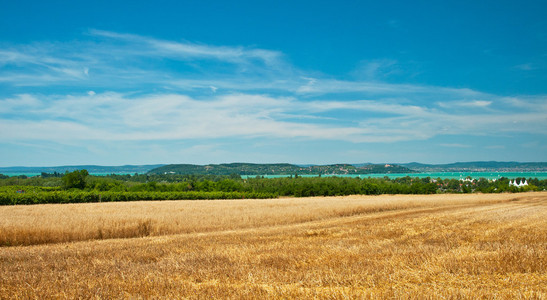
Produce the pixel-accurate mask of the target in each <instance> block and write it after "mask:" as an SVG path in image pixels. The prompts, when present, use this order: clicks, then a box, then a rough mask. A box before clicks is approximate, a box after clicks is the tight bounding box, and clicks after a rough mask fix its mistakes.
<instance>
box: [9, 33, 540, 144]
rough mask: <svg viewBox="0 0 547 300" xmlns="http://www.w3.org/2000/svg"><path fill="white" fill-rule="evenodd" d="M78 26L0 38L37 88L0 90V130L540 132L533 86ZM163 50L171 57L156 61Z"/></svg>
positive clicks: (15, 71)
mask: <svg viewBox="0 0 547 300" xmlns="http://www.w3.org/2000/svg"><path fill="white" fill-rule="evenodd" d="M89 35H90V36H91V37H92V38H93V39H97V40H95V41H94V40H88V41H78V42H71V43H66V44H63V43H42V44H40V43H36V44H33V45H32V46H29V45H23V46H11V47H9V48H6V49H4V50H0V85H5V86H10V87H21V86H24V87H41V88H42V89H39V91H40V92H36V93H29V92H25V93H21V94H19V95H15V96H14V95H10V96H7V97H4V98H3V99H0V114H2V117H1V118H0V128H1V130H0V138H2V139H4V140H10V141H23V140H53V141H63V142H66V143H68V142H70V141H83V140H109V141H150V140H155V141H163V140H187V139H217V138H227V137H235V138H243V139H249V138H260V137H266V138H285V139H309V140H329V141H333V140H335V141H347V142H355V143H367V142H376V143H378V142H397V141H412V140H426V139H430V138H433V137H435V136H440V135H454V134H459V135H462V134H463V135H496V134H500V133H507V132H517V133H518V132H520V133H535V134H547V98H545V96H515V97H502V96H497V95H493V94H488V93H483V92H480V91H475V90H472V89H466V88H449V87H438V86H428V85H416V84H393V83H387V82H384V81H378V80H369V79H367V78H365V79H364V80H340V79H336V78H331V77H329V76H326V75H322V74H318V73H313V74H308V72H305V71H302V70H298V68H296V67H294V66H292V65H291V64H289V63H288V62H287V61H285V60H284V55H283V53H281V52H278V51H271V50H266V49H259V48H251V47H241V46H213V45H205V44H197V43H191V42H184V41H182V42H180V41H166V40H159V39H155V38H150V37H144V36H139V35H132V34H122V33H115V32H109V31H100V30H90V31H89ZM165 59H170V60H174V61H176V62H177V63H176V64H175V65H176V67H173V66H165V65H164V63H163V61H164V60H165ZM395 64H396V62H395V61H390V60H383V61H373V62H371V63H369V64H368V65H367V66H366V68H365V72H369V73H370V74H369V75H371V76H369V77H374V78H377V77H378V76H377V75H376V74H377V73H378V72H379V71H381V69H386V68H387V69H389V68H392V67H393V66H394V65H395ZM365 77H367V76H365ZM55 87H59V89H54V88H55ZM67 87H70V88H69V90H70V92H68V93H67V92H66V89H67ZM50 89H52V90H50ZM102 91H111V92H102Z"/></svg>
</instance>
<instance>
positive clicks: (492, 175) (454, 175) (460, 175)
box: [3, 172, 547, 180]
mask: <svg viewBox="0 0 547 300" xmlns="http://www.w3.org/2000/svg"><path fill="white" fill-rule="evenodd" d="M3 174H4V175H8V176H12V177H13V176H19V175H26V176H28V177H32V176H38V175H40V173H3ZM110 174H112V173H90V175H94V176H105V175H110ZM115 174H118V175H127V174H129V173H115ZM133 174H135V173H132V174H129V175H133ZM293 175H294V174H293ZM256 176H257V175H242V176H241V177H242V178H254V177H256ZM259 176H264V178H283V177H289V176H291V175H259ZM298 176H301V177H317V175H298ZM321 176H323V177H332V176H336V177H348V178H356V177H359V178H369V177H370V178H384V177H388V178H391V179H393V178H399V177H405V176H410V177H418V178H424V177H431V178H442V179H464V178H467V176H470V177H471V178H474V179H479V178H486V179H497V178H501V177H506V178H517V177H524V178H537V179H539V180H542V179H547V172H434V173H408V174H361V175H321Z"/></svg>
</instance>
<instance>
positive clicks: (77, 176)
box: [63, 170, 89, 190]
mask: <svg viewBox="0 0 547 300" xmlns="http://www.w3.org/2000/svg"><path fill="white" fill-rule="evenodd" d="M88 175H89V173H88V172H87V170H76V171H73V172H70V173H69V172H68V171H67V172H66V173H65V176H63V188H65V189H67V190H68V189H81V190H83V189H84V188H85V186H86V181H85V179H86V177H87V176H88Z"/></svg>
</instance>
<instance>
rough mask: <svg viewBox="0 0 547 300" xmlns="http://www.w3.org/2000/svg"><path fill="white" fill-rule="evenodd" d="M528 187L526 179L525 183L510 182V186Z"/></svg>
mask: <svg viewBox="0 0 547 300" xmlns="http://www.w3.org/2000/svg"><path fill="white" fill-rule="evenodd" d="M527 185H528V182H527V181H526V179H524V181H521V182H520V183H517V180H516V179H515V180H514V181H512V180H510V181H509V186H516V187H523V186H527Z"/></svg>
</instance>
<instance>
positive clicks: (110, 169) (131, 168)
mask: <svg viewBox="0 0 547 300" xmlns="http://www.w3.org/2000/svg"><path fill="white" fill-rule="evenodd" d="M161 166H163V165H126V166H95V165H81V166H57V167H0V174H7V173H42V172H44V173H54V172H57V173H65V172H66V171H69V172H72V171H74V170H83V169H85V170H87V171H88V172H89V173H106V174H110V173H127V174H133V173H146V172H148V171H150V170H152V169H155V168H158V167H161Z"/></svg>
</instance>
